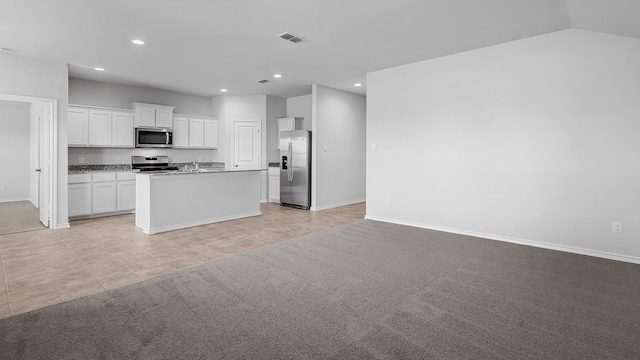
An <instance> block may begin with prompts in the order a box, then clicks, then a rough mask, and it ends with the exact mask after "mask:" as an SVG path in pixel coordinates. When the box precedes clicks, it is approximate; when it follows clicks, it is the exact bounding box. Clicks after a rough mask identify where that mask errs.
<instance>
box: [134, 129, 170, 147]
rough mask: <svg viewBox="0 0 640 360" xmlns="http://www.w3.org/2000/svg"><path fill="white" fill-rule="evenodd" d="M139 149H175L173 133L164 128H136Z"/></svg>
mask: <svg viewBox="0 0 640 360" xmlns="http://www.w3.org/2000/svg"><path fill="white" fill-rule="evenodd" d="M136 147H137V148H170V147H173V131H172V130H171V129H163V128H136Z"/></svg>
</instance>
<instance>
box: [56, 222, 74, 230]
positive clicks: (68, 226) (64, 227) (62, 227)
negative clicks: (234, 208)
mask: <svg viewBox="0 0 640 360" xmlns="http://www.w3.org/2000/svg"><path fill="white" fill-rule="evenodd" d="M70 227H71V225H69V223H64V224H58V225H56V227H54V228H53V230H58V229H69V228H70Z"/></svg>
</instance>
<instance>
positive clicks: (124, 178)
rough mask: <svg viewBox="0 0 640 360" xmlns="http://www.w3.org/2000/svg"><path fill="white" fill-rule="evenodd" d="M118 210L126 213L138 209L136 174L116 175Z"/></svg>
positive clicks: (123, 173)
mask: <svg viewBox="0 0 640 360" xmlns="http://www.w3.org/2000/svg"><path fill="white" fill-rule="evenodd" d="M116 180H117V181H116V187H117V189H116V196H117V198H116V210H117V211H126V210H134V209H135V208H136V174H134V173H130V172H119V173H116Z"/></svg>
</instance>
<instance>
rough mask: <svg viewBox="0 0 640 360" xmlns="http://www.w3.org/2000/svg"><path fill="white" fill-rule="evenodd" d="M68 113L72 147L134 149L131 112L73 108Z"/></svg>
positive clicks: (69, 142) (68, 136)
mask: <svg viewBox="0 0 640 360" xmlns="http://www.w3.org/2000/svg"><path fill="white" fill-rule="evenodd" d="M67 114H68V115H67V120H68V124H67V141H68V146H70V147H80V146H92V147H120V148H133V147H134V142H133V132H134V128H133V113H132V112H131V111H129V110H120V109H110V108H100V107H95V106H84V105H73V106H70V107H69V108H68V111H67Z"/></svg>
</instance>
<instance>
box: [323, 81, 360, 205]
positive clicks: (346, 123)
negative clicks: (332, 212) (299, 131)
mask: <svg viewBox="0 0 640 360" xmlns="http://www.w3.org/2000/svg"><path fill="white" fill-rule="evenodd" d="M312 116H313V119H312V134H311V144H312V154H311V155H312V160H311V167H312V170H311V179H312V180H311V209H312V210H323V209H328V208H333V207H337V206H342V205H348V204H354V203H358V202H363V201H364V200H365V175H366V171H365V169H366V140H365V135H366V98H365V97H364V96H361V95H357V94H353V93H349V92H346V91H341V90H336V89H332V88H328V87H325V86H321V85H313V93H312Z"/></svg>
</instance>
